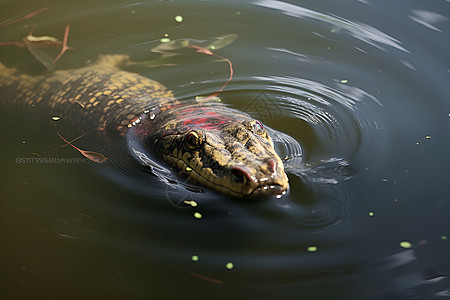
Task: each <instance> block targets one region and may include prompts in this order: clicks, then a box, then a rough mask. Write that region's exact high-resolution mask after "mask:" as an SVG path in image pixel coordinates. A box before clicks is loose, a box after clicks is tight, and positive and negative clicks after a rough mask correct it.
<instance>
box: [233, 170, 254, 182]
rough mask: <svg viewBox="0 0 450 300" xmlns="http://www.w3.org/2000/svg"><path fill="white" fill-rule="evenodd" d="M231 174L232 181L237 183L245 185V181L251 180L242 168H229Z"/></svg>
mask: <svg viewBox="0 0 450 300" xmlns="http://www.w3.org/2000/svg"><path fill="white" fill-rule="evenodd" d="M231 174H232V175H233V180H234V181H235V182H237V183H243V184H246V183H247V180H251V176H250V174H249V173H248V172H247V170H245V168H244V167H233V168H231Z"/></svg>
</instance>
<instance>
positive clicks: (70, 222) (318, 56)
mask: <svg viewBox="0 0 450 300" xmlns="http://www.w3.org/2000/svg"><path fill="white" fill-rule="evenodd" d="M291 2H292V1H291ZM372 2H373V1H355V2H349V3H334V2H333V1H326V2H324V3H316V2H314V3H309V4H306V3H305V4H304V6H301V5H299V4H294V3H289V1H275V0H257V1H247V2H245V1H244V2H242V1H227V2H223V1H222V2H219V1H210V2H204V1H183V2H179V1H144V2H136V3H131V2H130V3H126V2H117V1H108V2H106V1H97V2H95V3H91V2H89V3H87V2H86V1H79V2H77V3H73V4H70V5H69V3H65V4H56V3H55V4H53V6H52V7H51V9H50V10H49V11H48V14H45V15H44V14H43V15H40V16H37V17H35V18H34V19H32V20H30V21H26V22H24V23H22V24H20V25H17V26H12V27H8V28H7V30H6V28H0V30H1V31H0V41H7V40H11V41H12V40H20V39H21V38H22V37H23V36H25V35H26V34H27V33H28V32H29V30H30V28H31V27H32V26H33V24H34V22H35V23H38V26H37V27H36V29H35V30H36V34H39V35H54V36H60V33H61V32H62V30H63V29H64V26H65V25H66V24H70V25H71V35H70V45H73V46H74V47H75V48H76V49H75V50H74V51H71V52H70V53H67V54H65V56H64V57H63V59H61V61H60V62H59V64H58V65H57V67H58V68H73V67H80V66H83V65H85V64H86V63H88V61H92V60H93V59H95V57H96V56H97V55H98V54H104V53H126V54H130V55H131V57H132V59H133V60H134V61H139V62H147V65H145V64H144V67H142V65H139V66H135V68H134V69H133V71H135V72H138V73H140V74H142V75H144V76H148V77H150V78H153V79H155V80H158V81H160V82H162V83H163V84H164V85H166V86H168V87H169V88H170V89H173V90H174V93H175V95H176V96H177V98H178V99H180V100H183V101H192V100H193V99H195V97H196V96H207V95H210V94H212V93H214V92H216V91H217V90H218V89H219V88H220V87H221V86H222V85H223V84H224V83H225V82H226V81H227V79H228V77H229V69H228V67H227V64H226V63H224V62H219V61H216V60H215V58H212V57H209V56H206V55H199V54H198V53H196V52H195V51H188V49H177V52H178V53H177V55H173V56H170V55H169V56H165V57H163V59H161V53H155V52H152V49H155V47H157V46H158V45H160V43H161V42H160V40H161V39H162V38H167V39H170V40H179V41H185V40H189V41H195V42H196V43H200V44H202V43H204V44H205V45H206V44H210V43H211V42H212V41H215V40H217V39H216V37H221V36H229V35H231V34H235V35H237V36H238V38H237V39H236V40H233V41H232V43H230V44H229V45H227V46H226V47H223V48H222V49H219V50H217V53H219V54H220V55H221V56H224V57H227V58H229V59H230V60H231V61H232V62H233V66H234V76H233V80H232V81H231V83H230V84H229V85H228V86H227V87H226V89H225V91H224V92H223V93H221V94H220V97H221V98H222V101H223V102H224V103H227V104H228V105H230V106H231V107H233V108H237V109H239V110H241V111H244V112H246V113H248V114H250V115H251V116H253V117H255V118H257V119H259V120H261V121H262V122H263V123H264V124H265V125H267V127H268V128H269V129H268V130H269V132H270V134H271V136H272V137H273V140H274V142H275V146H276V149H277V151H278V153H279V154H280V157H281V158H282V159H285V161H284V163H285V169H286V171H287V172H288V175H289V180H290V190H289V193H288V194H287V195H286V196H284V197H282V198H281V199H273V198H268V199H260V200H257V201H250V202H249V201H242V200H235V199H229V198H227V197H223V196H221V195H219V194H217V193H214V192H212V191H209V190H206V189H203V188H199V187H196V186H193V185H192V183H191V182H185V181H184V180H183V178H179V177H178V176H177V174H176V172H175V171H174V170H173V169H170V168H167V166H165V165H161V164H160V163H159V162H158V161H157V160H154V158H153V157H151V155H150V154H149V153H146V152H145V151H144V150H143V149H141V148H140V147H139V144H137V143H134V142H133V140H132V136H131V137H130V136H129V137H127V141H128V142H129V143H128V148H127V147H126V143H124V141H123V140H121V139H117V140H116V139H114V138H113V139H110V140H107V141H104V140H99V139H97V138H96V137H94V136H91V137H89V136H87V137H85V138H83V139H80V140H78V141H77V143H79V144H77V145H78V146H80V147H82V148H83V149H90V146H92V145H93V144H95V145H96V146H99V147H100V149H103V150H104V151H105V153H107V154H108V157H109V160H108V161H107V163H105V164H104V165H100V166H99V165H95V164H92V163H83V164H62V163H60V164H55V163H54V164H19V163H16V158H17V157H28V156H29V154H30V153H33V152H37V153H39V154H40V155H41V157H78V156H77V155H78V153H76V151H73V149H68V148H60V147H59V146H60V140H59V138H58V137H57V136H56V133H54V129H53V127H50V126H46V125H45V124H46V122H45V121H44V122H41V121H40V120H39V116H27V117H26V118H24V117H23V114H22V113H21V112H20V111H17V110H14V109H11V108H9V107H7V106H3V105H2V106H3V107H4V109H2V111H1V116H2V120H3V121H2V124H3V126H4V128H7V129H8V130H5V131H3V133H2V136H1V141H0V143H1V144H2V154H3V155H2V169H4V170H5V171H4V174H8V176H7V177H5V178H3V179H2V181H3V185H2V186H3V188H2V195H1V199H2V200H0V205H1V212H2V213H1V215H0V217H1V218H0V219H1V221H0V234H1V238H2V240H3V243H2V245H4V246H3V247H2V253H1V254H2V255H1V256H2V257H3V258H2V259H1V260H0V264H1V269H2V270H3V272H2V273H0V276H1V280H2V282H4V283H5V284H6V285H5V288H3V289H1V290H2V291H1V292H0V297H2V299H3V298H4V299H18V298H19V299H20V298H25V299H26V298H31V297H32V296H31V295H33V297H35V296H36V295H39V296H43V297H47V298H54V297H64V298H74V299H76V298H86V299H90V298H92V299H95V298H99V297H100V296H102V297H104V296H110V297H112V298H121V297H122V296H123V297H131V298H138V299H141V298H145V299H147V298H150V299H153V298H155V299H171V298H173V299H178V298H180V297H183V298H187V299H203V298H212V299H229V298H231V297H235V295H236V294H239V295H242V297H246V298H254V297H258V298H262V299H281V298H282V299H298V298H305V299H309V298H314V299H330V298H331V297H332V298H334V299H362V298H364V299H421V298H424V299H427V298H431V297H436V298H445V297H448V295H449V287H450V280H449V278H448V274H449V272H450V261H449V259H448V254H447V253H448V252H449V244H448V243H449V242H448V236H449V235H450V233H449V231H448V228H450V224H449V219H448V211H449V208H450V207H449V203H448V201H447V198H448V194H449V192H450V190H449V187H448V182H449V179H450V177H449V176H450V175H449V174H450V173H449V169H448V167H449V166H450V161H449V156H448V153H449V152H450V143H449V141H448V129H449V123H448V122H449V120H450V117H449V116H450V115H449V113H450V107H449V104H448V103H449V102H448V100H447V98H448V97H447V96H448V94H449V93H450V91H449V86H448V84H447V83H448V79H449V78H448V76H449V75H448V74H449V73H448V70H447V69H448V65H449V63H450V62H449V59H448V46H449V43H448V36H449V32H450V22H449V17H448V16H447V15H446V13H445V12H446V11H448V3H445V1H442V3H441V2H439V3H438V2H435V3H422V2H417V1H400V2H396V3H395V4H393V3H391V2H386V3H384V2H385V1H377V2H373V3H372ZM28 4H29V6H27V5H22V4H21V5H18V4H17V3H15V2H14V1H9V2H8V1H7V2H3V3H2V6H3V7H4V8H5V9H2V13H1V14H0V21H3V20H8V19H10V18H14V17H18V16H22V15H26V14H27V13H29V12H30V11H32V10H33V9H34V7H35V6H37V7H36V9H38V8H40V6H39V5H38V4H36V3H34V2H33V3H31V2H29V3H28ZM3 7H2V8H3ZM177 15H181V16H182V17H183V20H182V21H181V22H179V21H177V20H176V19H175V16H177ZM178 20H179V19H178ZM219 40H220V39H219ZM202 45H203V44H202ZM22 50H23V51H22ZM0 57H1V61H2V62H5V63H7V65H8V66H17V67H20V68H21V69H23V70H25V71H26V70H28V71H30V72H33V73H42V72H43V70H42V67H41V66H40V65H39V63H38V62H36V61H35V60H34V58H33V57H32V56H31V55H30V54H29V53H27V50H26V49H21V48H13V47H0ZM149 62H152V63H153V65H151V64H150V63H149ZM18 120H20V122H18ZM35 124H44V125H42V127H40V125H39V126H36V125H35ZM51 149H53V150H51ZM54 149H56V150H54ZM49 150H51V151H50V152H48V151H49ZM47 152H48V153H47ZM129 153H131V155H130V154H129ZM132 157H134V158H132ZM105 286H107V287H108V288H107V289H105ZM174 287H176V288H174ZM67 295H71V296H67ZM123 297H122V298H123Z"/></svg>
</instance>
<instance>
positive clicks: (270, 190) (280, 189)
mask: <svg viewBox="0 0 450 300" xmlns="http://www.w3.org/2000/svg"><path fill="white" fill-rule="evenodd" d="M288 187H289V186H288V185H287V184H285V185H281V184H277V183H272V184H263V185H259V186H257V187H255V188H254V189H253V190H252V191H251V192H250V194H248V197H255V196H262V195H264V196H276V197H277V198H281V197H282V196H283V195H285V194H286V192H287V190H288Z"/></svg>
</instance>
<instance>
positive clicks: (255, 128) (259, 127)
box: [252, 121, 264, 135]
mask: <svg viewBox="0 0 450 300" xmlns="http://www.w3.org/2000/svg"><path fill="white" fill-rule="evenodd" d="M252 129H253V132H255V133H256V134H257V135H263V134H264V127H263V125H262V124H261V123H260V122H259V121H254V122H253V124H252Z"/></svg>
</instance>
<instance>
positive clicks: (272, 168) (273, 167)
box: [265, 158, 277, 174]
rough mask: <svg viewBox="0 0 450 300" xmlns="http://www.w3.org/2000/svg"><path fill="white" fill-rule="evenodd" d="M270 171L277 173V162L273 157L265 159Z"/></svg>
mask: <svg viewBox="0 0 450 300" xmlns="http://www.w3.org/2000/svg"><path fill="white" fill-rule="evenodd" d="M265 162H266V164H267V167H268V169H269V171H270V173H272V174H275V173H276V172H277V162H276V161H275V159H273V158H268V159H266V160H265Z"/></svg>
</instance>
